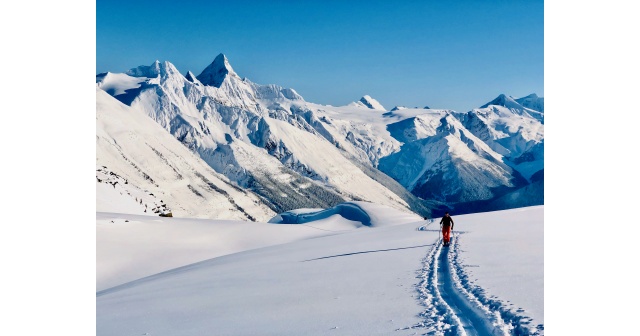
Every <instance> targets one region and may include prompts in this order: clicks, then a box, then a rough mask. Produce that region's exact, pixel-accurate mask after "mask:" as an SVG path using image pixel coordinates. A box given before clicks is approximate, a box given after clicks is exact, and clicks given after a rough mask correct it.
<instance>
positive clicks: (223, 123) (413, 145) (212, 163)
mask: <svg viewBox="0 0 640 336" xmlns="http://www.w3.org/2000/svg"><path fill="white" fill-rule="evenodd" d="M96 78H97V80H96V81H97V90H98V91H104V92H106V93H108V95H102V94H98V111H99V113H98V129H99V130H100V129H101V128H106V129H115V128H117V127H115V126H114V125H112V124H117V125H118V127H120V128H122V129H118V130H119V131H125V132H129V134H135V136H134V137H135V138H136V139H135V141H133V140H131V139H129V140H131V141H129V142H130V144H127V146H142V147H144V146H147V147H150V148H153V149H154V150H150V151H149V153H148V154H147V153H136V154H135V155H137V157H134V156H135V155H134V154H133V152H134V151H133V150H132V149H130V148H125V145H124V144H123V143H122V142H123V141H125V139H120V141H116V140H117V139H114V138H115V137H116V135H115V133H114V132H111V133H109V132H106V131H105V132H102V133H100V131H99V135H98V148H99V149H100V148H101V146H105V148H104V150H99V151H98V158H97V161H98V163H100V162H103V161H110V162H109V163H111V166H110V165H107V164H105V165H106V166H108V167H110V168H111V167H114V163H115V162H118V161H121V162H120V163H118V164H117V165H115V167H122V168H121V169H124V170H127V171H130V173H128V174H130V175H132V176H134V175H135V176H138V175H140V176H141V174H143V173H144V174H146V175H147V176H148V177H150V178H151V179H152V180H153V181H155V182H154V183H155V185H157V187H155V188H156V189H158V192H160V191H162V192H163V193H166V194H167V197H164V199H165V202H167V203H168V204H169V205H170V206H172V207H173V208H172V209H173V212H174V215H178V216H179V215H191V216H200V217H209V218H242V219H248V220H268V219H269V218H268V217H270V216H272V215H273V214H274V213H279V212H283V211H287V210H292V209H296V208H327V207H332V206H335V205H337V204H339V203H341V202H344V201H350V200H356V201H360V200H362V201H369V202H373V203H378V204H382V205H387V206H391V207H394V208H397V209H402V210H405V211H413V212H416V213H419V214H421V215H423V216H438V215H440V214H441V213H442V212H443V211H444V210H446V209H449V210H452V211H455V212H456V213H465V212H471V211H474V212H475V211H488V210H496V209H506V208H511V207H520V206H526V205H537V204H542V202H543V199H542V195H543V189H544V188H543V185H544V184H543V183H544V181H543V178H544V172H543V169H544V124H543V123H544V100H543V98H539V97H537V96H535V95H529V96H527V97H523V98H520V99H513V98H511V97H508V96H505V95H500V96H499V97H498V98H496V99H495V100H493V101H491V102H490V103H488V104H486V105H484V106H482V107H480V108H478V109H474V110H472V111H469V112H465V113H459V112H455V111H452V110H444V109H430V108H428V107H427V106H425V107H424V108H407V107H402V106H398V107H395V108H394V109H392V110H391V111H387V110H386V109H385V108H384V107H383V106H382V105H381V104H380V103H379V102H378V101H376V100H375V99H374V98H372V97H370V96H367V95H365V96H364V97H362V98H361V99H360V100H358V101H355V102H353V103H350V104H347V105H345V106H338V107H335V106H329V105H321V104H315V103H310V102H307V101H305V100H304V99H303V97H301V96H300V95H299V94H298V93H297V92H296V91H295V90H293V89H289V88H283V87H280V86H277V85H273V84H270V85H260V84H256V83H253V82H251V81H250V80H248V79H247V78H241V77H239V76H238V75H237V73H236V72H235V71H234V70H233V68H232V67H231V65H230V63H229V61H228V59H227V58H226V57H225V56H224V55H222V54H220V55H218V56H217V57H216V58H215V59H214V60H213V62H212V63H211V64H210V65H209V66H207V67H206V68H205V69H204V70H203V71H202V72H201V73H200V74H199V75H197V76H195V75H194V73H192V72H190V71H187V72H185V73H184V75H183V74H182V73H180V72H179V71H178V69H176V68H175V67H174V66H173V65H172V64H171V63H169V62H159V61H156V62H154V63H153V64H151V65H150V66H139V67H137V68H133V69H131V70H129V71H127V72H125V73H110V72H109V73H104V74H100V75H98V76H97V77H96ZM109 100H111V101H109ZM101 109H102V110H101ZM112 109H120V110H122V109H125V110H126V113H128V114H139V115H141V116H144V118H146V119H144V118H140V117H137V116H136V118H137V119H136V122H135V123H136V124H137V127H140V128H145V127H150V126H148V125H146V124H145V123H148V122H152V123H154V124H155V126H154V127H156V128H157V129H162V131H163V132H164V133H166V134H167V135H170V137H169V138H170V139H169V138H166V137H162V136H160V135H159V134H156V133H157V132H155V133H153V137H152V138H148V137H146V136H145V132H141V130H132V129H127V124H126V123H123V122H118V120H115V119H114V118H113V114H114V113H112V112H110V110H112ZM107 133H108V134H107ZM146 133H149V132H146ZM101 135H102V136H103V138H101V137H100V136H101ZM118 136H121V135H118ZM132 136H133V135H132ZM172 142H173V143H172ZM175 143H177V144H180V146H182V147H183V148H185V149H188V151H189V152H190V153H191V154H190V155H191V156H189V157H185V155H182V154H178V153H177V152H178V151H179V150H177V149H176V148H175ZM114 148H117V149H118V151H119V153H117V155H114V154H113V152H114ZM162 148H171V150H169V152H170V153H164V152H162V150H161V149H162ZM156 152H158V153H164V154H163V155H162V157H161V158H160V157H159V155H158V154H157V153H156ZM105 153H110V155H109V156H107V155H106V154H105ZM181 153H182V152H181ZM193 154H195V155H193ZM101 155H102V156H103V157H101ZM141 155H148V156H150V157H156V158H157V161H158V165H161V166H164V168H163V169H158V168H157V167H149V164H150V163H151V161H154V160H156V159H154V160H151V159H144V158H145V156H141ZM127 160H128V161H129V163H127ZM123 162H124V163H123ZM154 162H155V161H154ZM132 165H135V167H137V169H133V168H131V169H130V168H129V167H133V166H132ZM178 166H184V168H183V169H184V171H183V170H181V169H179V167H178ZM190 166H193V167H197V168H189V167H190ZM205 167H206V168H205ZM112 169H115V168H112ZM190 170H191V171H193V170H196V171H198V173H199V174H201V175H202V174H203V173H202V172H201V171H202V170H207V171H206V175H203V176H207V180H208V181H209V182H210V183H206V182H203V181H202V178H200V177H198V175H197V174H195V173H193V172H191V173H187V172H188V171H190ZM117 173H118V174H121V175H123V176H124V175H126V174H125V172H117ZM154 174H155V175H154ZM178 176H179V177H178ZM214 179H215V180H216V181H215V182H211V181H213V180H214ZM129 180H130V181H133V180H134V179H131V178H130V179H129ZM135 180H140V181H141V183H149V180H147V179H144V178H135ZM145 181H146V182H145ZM211 183H213V185H214V187H212V184H211ZM188 185H190V186H191V187H190V188H189V187H187V186H188ZM223 187H224V188H223ZM176 188H177V189H176ZM217 188H218V189H220V190H224V192H225V193H226V195H225V194H224V193H223V192H220V190H218V189H217ZM183 189H184V191H183ZM176 190H180V192H178V191H176ZM231 190H233V192H230V191H231ZM187 191H188V192H187ZM172 195H174V196H172ZM178 195H181V197H183V198H182V199H178ZM221 198H224V199H226V200H227V201H225V202H223V203H224V205H217V206H213V205H212V204H213V203H214V199H215V200H220V199H221ZM202 199H204V201H203V200H202ZM171 202H176V204H177V203H180V204H181V205H180V206H178V205H175V206H173V205H172V203H171ZM193 202H196V203H198V204H199V205H198V206H197V207H196V206H187V205H186V204H191V203H193ZM212 206H213V207H214V208H215V209H217V210H211V208H209V207H212ZM202 207H208V210H204V209H203V208H202ZM223 209H224V210H223Z"/></svg>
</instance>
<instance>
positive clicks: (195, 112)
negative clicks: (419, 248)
mask: <svg viewBox="0 0 640 336" xmlns="http://www.w3.org/2000/svg"><path fill="white" fill-rule="evenodd" d="M187 77H189V78H190V79H191V80H189V79H188V78H187ZM187 77H185V76H183V75H182V74H180V73H179V72H178V70H177V69H176V68H175V67H174V66H173V65H172V64H171V63H169V62H163V63H160V62H158V61H156V62H154V63H153V64H152V65H151V66H139V67H137V68H134V69H131V70H129V71H128V72H127V73H126V74H124V75H123V74H118V75H116V74H111V73H107V74H103V75H100V76H98V80H97V86H98V87H99V88H107V89H111V88H117V90H113V89H112V90H111V91H110V92H111V93H112V94H113V95H114V97H115V98H117V99H118V100H120V101H122V102H123V103H125V104H128V105H130V106H131V107H132V108H134V109H138V110H140V111H143V112H144V113H146V114H147V115H148V116H149V117H151V118H152V119H154V120H155V121H156V122H157V123H158V124H160V125H161V126H162V127H164V128H165V129H166V130H167V131H168V132H169V133H171V134H172V135H173V136H174V137H175V138H176V139H178V140H179V141H180V142H182V143H183V144H184V145H186V146H187V147H188V148H189V149H191V150H192V151H194V152H195V153H197V154H198V155H199V156H200V157H201V158H202V159H203V160H204V161H205V162H206V163H207V164H208V165H209V166H210V167H212V168H213V169H215V170H216V171H217V172H219V173H221V174H224V175H225V176H227V177H228V178H229V179H231V180H232V181H234V182H235V183H237V184H238V185H239V186H240V187H242V188H245V189H249V190H252V191H254V192H256V193H258V194H259V195H261V196H262V199H263V201H264V202H267V203H268V204H269V206H270V207H271V208H272V209H273V210H275V211H279V212H281V211H286V210H290V209H295V208H308V207H330V206H333V205H336V204H338V203H341V202H344V201H345V200H366V201H371V202H375V203H379V204H383V205H387V206H391V207H395V208H399V209H405V210H406V211H410V210H409V207H410V204H409V203H416V202H417V203H419V200H417V199H416V198H415V197H414V196H412V195H411V194H409V193H402V194H403V195H401V196H399V195H398V194H397V193H395V192H393V191H391V190H390V189H389V188H388V187H386V186H385V185H383V184H382V183H388V182H390V183H391V184H393V182H391V180H390V179H384V178H382V180H386V182H384V181H383V182H382V183H381V182H379V181H377V180H376V179H375V176H370V175H375V174H369V175H368V174H367V172H365V171H366V170H367V169H364V170H365V171H363V169H361V168H360V167H359V163H358V162H354V161H355V160H352V159H351V158H349V157H346V156H345V155H343V153H342V151H341V149H340V148H338V147H337V146H336V145H335V144H334V143H332V142H331V141H328V140H327V139H326V138H325V137H324V136H323V135H321V134H320V133H319V132H318V131H317V130H316V128H318V129H319V130H320V131H322V126H321V125H320V120H319V119H318V118H317V117H316V116H315V115H314V113H313V112H312V111H310V110H308V109H304V108H299V107H298V106H299V105H296V103H304V100H303V99H302V97H300V96H299V95H298V94H297V93H296V92H295V91H294V90H292V89H285V88H282V87H279V86H277V85H259V84H255V83H252V82H250V81H249V80H247V79H241V78H240V77H238V75H237V74H236V73H235V71H234V70H233V69H232V68H231V66H230V65H229V62H228V60H227V59H226V57H225V56H224V55H219V56H218V57H216V58H215V59H214V61H213V62H212V63H211V65H209V66H208V67H207V68H206V69H205V70H203V71H202V73H201V74H200V75H198V76H197V77H196V78H195V79H194V78H193V74H192V73H187ZM135 78H138V79H137V80H136V79H135ZM127 85H129V86H130V87H127ZM311 124H315V127H314V126H312V125H311ZM405 199H406V200H405ZM414 208H415V206H414ZM418 208H419V207H418ZM418 210H420V209H418ZM423 210H426V208H423V209H422V210H421V211H423Z"/></svg>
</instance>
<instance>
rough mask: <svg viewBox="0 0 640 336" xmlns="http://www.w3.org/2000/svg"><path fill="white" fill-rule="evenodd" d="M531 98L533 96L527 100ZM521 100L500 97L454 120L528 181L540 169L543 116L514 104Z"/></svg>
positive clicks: (541, 163)
mask: <svg viewBox="0 0 640 336" xmlns="http://www.w3.org/2000/svg"><path fill="white" fill-rule="evenodd" d="M532 96H535V94H533V95H529V96H527V97H532ZM527 97H525V98H527ZM525 98H520V99H518V100H515V99H513V98H511V97H507V96H505V95H500V96H498V97H497V98H496V99H494V100H493V101H491V102H489V103H487V104H485V105H483V106H482V107H480V108H478V109H474V110H472V111H469V112H467V113H464V114H457V115H456V116H457V117H458V119H460V121H461V122H462V124H463V125H464V126H465V127H466V128H467V129H468V130H469V131H470V132H472V133H473V134H474V135H476V136H477V137H478V138H480V139H481V140H482V141H484V142H485V143H486V144H487V145H489V146H490V147H491V148H492V149H493V150H494V151H496V152H497V153H500V154H501V155H503V156H504V157H505V159H504V162H505V163H507V164H509V165H510V166H511V167H513V168H514V169H515V170H517V171H518V172H519V173H520V174H521V175H522V176H523V177H525V178H526V179H528V180H531V177H532V176H533V174H536V173H537V172H539V171H541V170H542V169H544V113H542V112H538V111H534V110H532V109H529V108H527V107H524V106H522V105H520V103H518V101H524V100H525Z"/></svg>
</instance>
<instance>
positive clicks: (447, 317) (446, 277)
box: [399, 227, 544, 336]
mask: <svg viewBox="0 0 640 336" xmlns="http://www.w3.org/2000/svg"><path fill="white" fill-rule="evenodd" d="M418 230H420V231H432V230H426V228H425V227H420V228H418ZM463 233H464V232H456V233H454V234H452V237H451V244H450V246H449V247H444V246H442V238H439V239H438V241H437V243H436V245H435V246H434V248H432V249H431V250H430V251H429V253H428V254H427V256H426V257H425V258H424V259H423V263H424V266H423V268H422V269H421V270H420V271H419V272H418V273H419V276H418V278H419V279H421V280H420V283H419V284H418V285H417V290H418V293H419V294H420V296H419V299H420V301H421V304H422V305H423V306H425V310H424V311H423V312H422V313H420V317H421V318H422V319H423V321H422V322H420V323H418V324H416V325H413V326H411V327H407V328H403V329H399V330H407V329H412V330H416V329H422V330H423V332H424V333H423V334H422V335H479V336H483V335H530V336H542V335H544V326H543V325H537V326H532V325H530V324H529V322H530V321H531V318H529V317H527V316H525V315H523V314H521V313H520V312H518V311H516V310H514V309H513V308H510V307H508V306H507V305H506V304H505V303H504V302H502V301H500V300H498V299H497V298H495V297H488V296H487V295H486V293H485V290H484V289H482V288H481V287H479V286H476V285H474V284H473V283H472V282H471V281H470V280H469V275H468V274H467V273H466V272H465V271H464V268H463V266H462V265H463V264H462V263H461V260H460V259H461V257H460V235H461V234H463Z"/></svg>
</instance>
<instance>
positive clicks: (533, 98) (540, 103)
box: [516, 93, 544, 113]
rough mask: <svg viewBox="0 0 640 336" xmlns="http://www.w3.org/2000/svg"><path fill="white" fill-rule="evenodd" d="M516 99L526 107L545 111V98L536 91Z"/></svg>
mask: <svg viewBox="0 0 640 336" xmlns="http://www.w3.org/2000/svg"><path fill="white" fill-rule="evenodd" d="M516 101H517V102H518V103H519V104H520V105H522V106H524V107H526V108H530V109H532V110H535V111H538V112H542V113H544V98H542V97H538V95H537V94H535V93H532V94H530V95H528V96H526V97H522V98H518V99H516Z"/></svg>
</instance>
